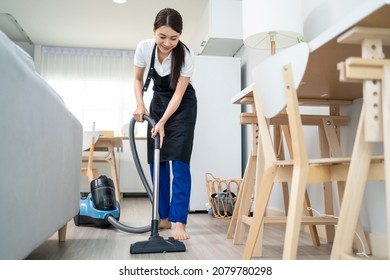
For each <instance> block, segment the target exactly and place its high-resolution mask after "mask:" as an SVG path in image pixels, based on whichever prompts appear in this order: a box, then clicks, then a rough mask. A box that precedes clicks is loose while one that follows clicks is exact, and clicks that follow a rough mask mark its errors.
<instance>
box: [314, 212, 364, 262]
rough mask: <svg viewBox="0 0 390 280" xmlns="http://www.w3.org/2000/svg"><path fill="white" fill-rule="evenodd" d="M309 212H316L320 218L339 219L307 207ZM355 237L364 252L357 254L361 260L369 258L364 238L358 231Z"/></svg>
mask: <svg viewBox="0 0 390 280" xmlns="http://www.w3.org/2000/svg"><path fill="white" fill-rule="evenodd" d="M307 210H309V211H313V212H315V213H316V214H317V215H318V216H322V217H331V218H336V219H338V218H339V217H337V216H335V215H328V214H322V213H320V212H318V211H317V210H316V209H314V208H312V207H307ZM335 227H337V225H335ZM355 235H356V236H357V238H358V239H359V242H360V244H361V245H362V250H363V251H362V252H358V253H356V255H357V256H358V257H361V258H368V255H367V253H366V249H365V247H364V243H363V240H362V238H361V237H360V235H359V234H358V233H357V232H356V231H355Z"/></svg>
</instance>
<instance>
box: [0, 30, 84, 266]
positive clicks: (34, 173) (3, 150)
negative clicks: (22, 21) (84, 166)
mask: <svg viewBox="0 0 390 280" xmlns="http://www.w3.org/2000/svg"><path fill="white" fill-rule="evenodd" d="M0 131H1V133H0V135H1V136H0V259H24V258H25V257H26V256H28V255H29V254H30V253H31V252H32V251H33V250H34V249H35V248H37V247H38V246H39V245H41V244H42V243H43V242H44V241H45V240H47V239H48V238H49V237H50V236H52V235H53V234H54V233H56V232H57V231H60V233H61V240H64V239H65V233H66V224H67V223H68V221H70V220H71V219H72V218H73V217H74V216H75V215H76V214H77V213H78V211H79V198H80V176H81V156H82V153H81V149H82V126H81V123H80V122H79V121H78V120H77V119H76V118H75V116H74V115H73V114H72V113H71V112H70V111H69V110H68V109H67V108H66V106H65V104H64V102H63V101H62V99H61V98H60V96H59V95H58V94H57V93H56V92H55V91H54V90H53V89H52V88H51V87H50V86H49V85H48V84H47V83H46V82H45V81H44V80H43V79H42V78H41V76H40V75H39V74H38V73H37V72H36V71H35V68H34V63H33V61H32V59H31V57H30V56H29V55H28V54H27V53H26V52H24V51H23V50H22V49H21V48H19V47H18V46H17V45H16V44H14V43H13V42H12V41H11V40H9V39H8V38H7V37H6V35H5V34H4V33H2V32H1V31H0Z"/></svg>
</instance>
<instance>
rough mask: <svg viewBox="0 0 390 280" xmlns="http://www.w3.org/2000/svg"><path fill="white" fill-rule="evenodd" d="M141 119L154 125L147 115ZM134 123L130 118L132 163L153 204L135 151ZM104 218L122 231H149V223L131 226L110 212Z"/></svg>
mask: <svg viewBox="0 0 390 280" xmlns="http://www.w3.org/2000/svg"><path fill="white" fill-rule="evenodd" d="M143 119H144V120H147V121H148V122H149V124H150V125H151V126H152V127H154V126H155V122H154V120H153V119H152V118H150V117H149V116H147V115H144V116H143ZM135 123H136V120H135V119H134V118H132V119H131V121H130V124H129V142H130V149H131V153H132V154H133V159H134V163H135V166H136V168H137V171H138V174H139V176H140V178H141V181H142V184H143V185H144V188H145V190H146V193H147V195H148V197H149V199H150V201H151V202H152V204H153V191H152V189H151V187H150V185H149V183H148V180H147V179H146V176H145V173H144V171H143V169H142V167H141V163H140V160H139V157H138V152H137V148H136V144H135V137H134V127H135ZM104 219H105V220H106V222H108V223H110V224H111V225H113V226H114V227H115V228H117V229H119V230H122V231H124V232H130V233H144V232H148V231H151V225H148V226H143V227H132V226H127V225H124V224H122V223H120V222H119V221H118V220H117V219H116V218H115V217H114V216H112V215H111V214H107V215H106V216H105V217H104Z"/></svg>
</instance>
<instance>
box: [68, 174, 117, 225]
mask: <svg viewBox="0 0 390 280" xmlns="http://www.w3.org/2000/svg"><path fill="white" fill-rule="evenodd" d="M108 215H110V216H112V217H114V218H115V219H116V220H118V221H119V216H120V207H119V202H118V201H117V200H116V196H115V187H114V183H113V182H112V180H111V179H110V178H107V177H106V176H104V175H102V176H100V177H99V178H98V179H95V180H93V181H92V182H91V192H90V193H89V194H88V196H87V197H82V198H80V211H79V213H78V215H76V216H75V217H74V222H75V224H76V225H77V226H81V225H96V226H99V227H102V228H104V227H108V226H109V225H110V223H109V222H108V221H107V217H108Z"/></svg>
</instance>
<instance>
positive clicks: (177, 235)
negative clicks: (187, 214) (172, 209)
mask: <svg viewBox="0 0 390 280" xmlns="http://www.w3.org/2000/svg"><path fill="white" fill-rule="evenodd" d="M173 238H174V239H176V240H187V239H190V235H189V234H188V233H187V232H186V225H185V224H183V223H176V226H175V231H174V232H173Z"/></svg>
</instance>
